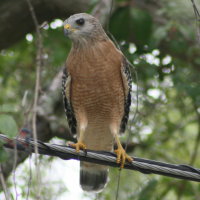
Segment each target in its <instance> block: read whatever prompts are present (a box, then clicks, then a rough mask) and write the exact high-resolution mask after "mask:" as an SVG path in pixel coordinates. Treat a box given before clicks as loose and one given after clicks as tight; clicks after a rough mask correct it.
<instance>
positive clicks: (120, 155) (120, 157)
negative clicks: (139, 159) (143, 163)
mask: <svg viewBox="0 0 200 200" xmlns="http://www.w3.org/2000/svg"><path fill="white" fill-rule="evenodd" d="M115 153H116V154H117V159H116V162H117V163H118V164H119V163H121V165H120V168H124V164H125V162H126V160H127V161H128V162H132V161H133V158H131V157H130V156H129V155H127V154H126V152H125V150H124V149H123V148H122V147H119V148H118V149H116V150H115Z"/></svg>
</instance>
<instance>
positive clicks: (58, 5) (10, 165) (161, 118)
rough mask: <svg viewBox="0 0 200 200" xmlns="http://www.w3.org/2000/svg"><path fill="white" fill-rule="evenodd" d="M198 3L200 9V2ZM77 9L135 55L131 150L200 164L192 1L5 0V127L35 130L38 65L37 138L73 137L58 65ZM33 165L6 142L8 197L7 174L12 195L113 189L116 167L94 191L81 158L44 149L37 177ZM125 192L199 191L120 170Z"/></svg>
mask: <svg viewBox="0 0 200 200" xmlns="http://www.w3.org/2000/svg"><path fill="white" fill-rule="evenodd" d="M28 3H29V4H28ZM30 5H31V6H32V7H33V9H34V10H33V11H32V12H31V11H30V10H31V9H30ZM196 6H197V8H199V10H200V2H199V1H196ZM111 7H112V12H110V10H111ZM80 12H87V13H90V14H93V15H94V16H96V17H98V18H99V19H100V21H101V23H102V24H103V25H104V27H105V29H106V30H107V32H108V31H109V32H110V33H111V34H112V35H113V36H114V38H115V40H116V41H117V43H118V45H119V47H120V48H121V50H122V51H123V53H124V54H125V56H126V57H127V58H128V59H129V61H130V62H131V63H132V64H133V66H132V67H131V72H132V77H133V94H132V106H131V114H130V120H129V125H128V130H127V131H126V134H125V135H124V136H122V137H121V141H122V142H123V143H124V144H125V143H126V139H127V136H128V134H129V133H130V135H131V137H130V139H129V142H128V149H127V151H128V154H129V155H132V156H136V157H142V158H147V159H152V160H157V161H164V162H169V163H173V164H189V165H192V166H195V167H197V168H200V160H199V159H198V156H199V153H200V152H199V148H198V147H199V142H200V41H199V40H200V37H198V34H200V32H199V31H200V28H199V20H200V18H198V16H197V17H195V13H194V9H193V5H192V1H190V0H174V1H168V0H160V1H156V0H114V1H113V4H112V2H111V0H101V1H98V0H88V1H84V0H50V1H47V0H44V1H40V0H29V1H25V0H18V1H17V2H16V1H15V0H7V1H1V2H0V24H1V26H0V94H1V95H0V132H1V133H3V134H6V135H8V136H9V137H14V136H16V135H17V134H18V132H19V130H20V129H21V128H23V127H26V128H30V129H32V122H33V115H34V114H33V108H34V106H33V105H34V98H35V85H36V81H37V80H38V76H37V73H36V72H39V73H38V74H39V77H40V83H39V88H38V94H39V97H38V103H37V116H36V127H37V134H38V138H39V139H40V140H42V141H45V142H51V143H57V144H65V143H66V141H74V138H72V137H71V135H70V132H69V129H68V127H67V120H66V118H65V113H64V109H63V103H62V96H61V76H62V72H61V71H62V68H63V66H64V63H65V60H66V57H67V54H68V53H69V50H70V46H71V42H70V41H69V39H68V38H66V37H64V35H63V27H62V23H63V21H64V20H65V19H66V18H68V17H69V16H70V15H72V14H74V13H80ZM33 14H35V15H36V18H37V21H38V27H37V28H38V31H39V40H38V34H37V33H36V28H35V24H34V21H33V18H32V15H33ZM38 41H39V42H38ZM38 55H39V56H40V58H38ZM38 59H39V60H40V61H41V63H40V62H38ZM36 69H39V71H37V70H36ZM135 71H136V72H137V77H138V78H136V72H135ZM137 99H138V104H137ZM137 108H138V111H137ZM135 114H136V118H134V116H135ZM34 166H35V164H34V158H32V157H30V156H29V155H28V153H18V154H17V155H16V154H15V153H13V152H12V151H9V150H6V149H4V148H3V147H2V143H0V168H1V170H2V173H1V174H0V175H1V185H0V199H2V200H4V199H6V197H5V196H4V193H3V187H2V180H4V181H5V185H4V186H6V191H7V199H18V200H24V199H29V200H35V199H40V200H64V199H75V200H76V199H77V200H78V199H85V200H86V199H87V200H90V199H100V200H104V199H105V200H113V199H115V198H116V193H117V181H118V174H119V170H118V169H114V168H110V174H109V180H110V181H109V183H108V185H107V187H106V188H105V190H104V191H103V192H102V193H100V194H99V195H96V196H95V195H93V194H86V193H83V192H82V191H81V189H80V187H79V162H78V161H62V160H60V159H58V158H50V157H45V156H40V157H39V168H40V170H39V171H40V173H39V175H40V182H38V181H37V180H36V178H35V177H36V176H35V174H36V173H37V168H36V169H35V167H34ZM15 168H16V169H15ZM1 170H0V171H1ZM38 188H39V189H40V192H39V193H38ZM4 189H5V187H4ZM27 196H28V197H27ZM118 199H128V200H132V199H133V200H154V199H158V200H160V199H162V200H171V199H175V200H191V199H200V185H199V184H198V183H195V182H189V181H181V180H177V179H174V178H167V177H164V176H158V175H145V174H141V173H140V172H136V171H130V170H122V173H121V178H120V187H119V190H118Z"/></svg>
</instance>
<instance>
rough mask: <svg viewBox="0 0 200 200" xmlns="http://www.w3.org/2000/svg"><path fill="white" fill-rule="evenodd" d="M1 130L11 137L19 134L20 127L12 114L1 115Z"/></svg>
mask: <svg viewBox="0 0 200 200" xmlns="http://www.w3.org/2000/svg"><path fill="white" fill-rule="evenodd" d="M0 132H1V133H3V134H6V135H8V136H9V137H13V136H15V135H16V134H17V132H18V127H17V124H16V122H15V120H14V119H13V117H12V116H10V115H5V114H2V115H0Z"/></svg>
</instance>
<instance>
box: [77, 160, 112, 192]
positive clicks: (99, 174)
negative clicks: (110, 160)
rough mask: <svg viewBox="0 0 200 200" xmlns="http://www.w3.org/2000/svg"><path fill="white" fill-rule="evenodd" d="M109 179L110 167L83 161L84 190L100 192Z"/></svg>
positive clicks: (82, 180) (82, 181) (82, 183)
mask: <svg viewBox="0 0 200 200" xmlns="http://www.w3.org/2000/svg"><path fill="white" fill-rule="evenodd" d="M107 180H108V167H105V166H102V165H98V164H91V163H85V162H81V170H80V184H81V187H82V189H83V190H84V191H88V192H100V191H102V190H103V188H104V187H105V185H106V183H107Z"/></svg>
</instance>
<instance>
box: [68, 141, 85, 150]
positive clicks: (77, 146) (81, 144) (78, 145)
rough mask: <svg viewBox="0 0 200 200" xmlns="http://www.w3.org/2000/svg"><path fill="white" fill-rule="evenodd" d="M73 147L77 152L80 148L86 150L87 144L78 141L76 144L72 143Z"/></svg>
mask: <svg viewBox="0 0 200 200" xmlns="http://www.w3.org/2000/svg"><path fill="white" fill-rule="evenodd" d="M70 146H71V147H74V148H75V149H76V152H79V151H80V149H82V150H86V145H85V144H84V143H82V142H77V143H75V144H70Z"/></svg>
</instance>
